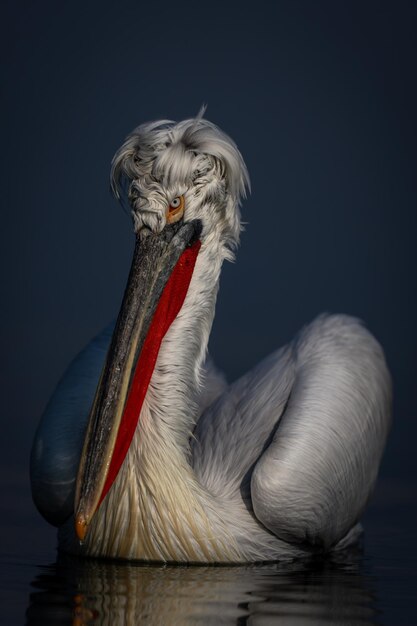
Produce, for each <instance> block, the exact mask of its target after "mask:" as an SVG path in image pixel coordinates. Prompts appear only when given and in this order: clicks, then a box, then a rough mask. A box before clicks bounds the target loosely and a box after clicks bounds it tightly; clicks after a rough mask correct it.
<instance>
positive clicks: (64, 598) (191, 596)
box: [0, 473, 417, 626]
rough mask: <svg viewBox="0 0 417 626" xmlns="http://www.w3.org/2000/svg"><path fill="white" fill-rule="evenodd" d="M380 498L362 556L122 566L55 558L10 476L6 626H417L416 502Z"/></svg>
mask: <svg viewBox="0 0 417 626" xmlns="http://www.w3.org/2000/svg"><path fill="white" fill-rule="evenodd" d="M388 491H389V493H388V495H387V492H386V491H385V492H384V491H383V490H382V496H379V498H378V497H377V498H376V500H375V502H374V504H373V506H371V508H370V511H369V512H368V514H367V516H366V517H365V520H364V525H365V529H366V531H365V534H364V537H363V541H362V544H363V547H358V548H356V549H354V550H350V551H349V552H346V553H344V554H340V555H338V557H337V558H332V559H326V560H324V561H310V562H295V563H292V564H286V565H280V564H276V563H275V564H266V565H254V566H244V567H242V566H236V567H213V566H210V567H196V566H191V567H184V566H150V565H141V564H124V563H119V562H105V561H100V560H93V559H91V560H82V559H77V558H71V557H64V556H60V555H57V554H56V552H55V532H54V529H52V528H51V527H49V526H48V525H46V524H45V523H44V522H43V520H42V519H41V518H40V517H39V516H38V515H37V513H36V511H35V510H34V509H33V507H32V505H31V502H30V495H29V492H28V486H27V482H26V477H25V476H24V474H23V473H22V475H16V474H15V473H14V474H13V475H11V474H10V475H9V477H8V478H7V480H6V481H5V483H4V485H3V489H2V492H3V494H4V495H3V497H2V503H1V537H2V543H1V553H0V590H1V593H2V604H1V606H2V611H1V615H2V619H1V623H4V624H5V625H6V624H7V625H10V626H12V625H14V624H28V625H38V624H39V625H40V624H42V625H49V624H50V625H52V624H53V625H54V626H60V625H64V624H70V625H72V626H82V625H84V624H85V625H87V624H94V625H109V626H110V625H114V626H118V625H119V624H120V625H122V624H123V625H126V626H128V625H129V626H130V625H133V624H141V625H149V626H153V625H156V624H158V625H159V624H164V625H165V624H216V625H220V624H221V625H222V624H251V625H257V626H264V625H265V626H266V625H269V624H286V625H290V626H293V625H301V624H303V625H307V626H309V625H316V624H326V623H328V624H337V625H339V624H340V625H348V624H349V625H351V624H407V625H408V626H410V625H412V624H417V611H416V608H415V601H414V595H415V574H414V570H415V566H414V563H415V556H416V550H415V544H414V522H415V510H416V507H415V505H414V502H415V500H414V498H413V495H412V494H411V492H410V490H407V489H404V488H401V489H398V488H395V489H392V488H391V490H388Z"/></svg>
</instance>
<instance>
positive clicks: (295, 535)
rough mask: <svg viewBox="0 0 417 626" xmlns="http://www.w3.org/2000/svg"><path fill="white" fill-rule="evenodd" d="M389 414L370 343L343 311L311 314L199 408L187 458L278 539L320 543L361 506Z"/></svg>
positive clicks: (344, 527)
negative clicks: (289, 338)
mask: <svg viewBox="0 0 417 626" xmlns="http://www.w3.org/2000/svg"><path fill="white" fill-rule="evenodd" d="M390 419H391V380H390V376H389V373H388V370H387V367H386V364H385V359H384V356H383V353H382V350H381V348H380V346H379V344H378V342H377V341H376V340H375V339H374V338H373V337H372V335H371V334H370V333H369V332H368V331H367V330H366V329H365V328H364V326H363V325H362V324H361V323H360V322H359V321H358V320H356V319H354V318H352V317H349V316H344V315H321V316H319V317H318V318H317V319H316V320H315V321H314V322H313V323H312V324H310V325H309V326H307V327H306V328H305V329H303V331H302V332H301V333H300V334H299V336H298V337H297V338H296V340H295V341H294V342H293V343H292V344H290V345H289V346H288V347H286V348H284V349H283V350H280V351H278V352H276V353H274V354H273V355H271V356H270V357H268V359H266V360H265V361H263V362H262V363H260V364H259V365H258V366H257V367H256V368H255V369H254V370H253V371H252V372H249V374H247V375H246V376H244V377H243V378H242V379H240V380H239V381H237V383H235V384H234V385H232V386H231V387H230V390H229V392H228V393H227V394H224V395H223V396H221V397H220V398H219V399H218V400H217V402H216V403H215V404H214V405H213V406H212V407H210V408H209V409H208V411H206V413H205V414H203V416H202V419H201V420H200V422H199V424H198V425H197V428H196V444H194V463H195V467H196V470H197V473H198V475H199V476H200V477H201V479H202V481H203V482H204V483H205V484H206V485H207V486H208V487H209V488H210V489H211V490H212V491H213V492H215V493H216V494H217V495H226V494H227V492H228V490H229V491H230V493H233V492H234V491H235V490H236V488H238V489H239V488H240V489H241V490H242V492H243V494H242V495H243V496H244V497H246V500H247V503H248V504H249V505H250V506H251V507H252V508H253V512H254V514H255V515H256V517H257V519H258V520H259V521H260V522H261V523H262V524H263V525H264V526H265V527H266V528H267V529H269V530H270V531H272V532H273V533H274V534H275V535H276V536H277V537H279V538H280V539H284V540H286V541H288V542H291V543H301V544H309V545H315V546H317V547H319V548H320V549H321V548H324V549H328V548H329V547H331V546H332V545H335V544H336V543H337V542H338V541H339V540H340V539H342V538H343V537H345V536H346V534H347V533H348V532H349V530H350V529H351V528H352V527H353V526H354V525H355V523H356V522H357V520H358V518H359V517H360V515H361V513H362V511H363V509H364V507H365V505H366V502H367V500H368V498H369V496H370V493H371V492H372V489H373V486H374V483H375V480H376V476H377V472H378V468H379V464H380V460H381V456H382V453H383V449H384V445H385V440H386V436H387V433H388V430H389V425H390Z"/></svg>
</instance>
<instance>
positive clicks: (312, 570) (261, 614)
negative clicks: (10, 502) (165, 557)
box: [26, 554, 376, 626]
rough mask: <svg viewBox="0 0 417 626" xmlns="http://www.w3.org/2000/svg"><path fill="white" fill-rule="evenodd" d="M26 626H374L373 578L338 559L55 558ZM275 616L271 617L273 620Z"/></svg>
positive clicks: (350, 558)
mask: <svg viewBox="0 0 417 626" xmlns="http://www.w3.org/2000/svg"><path fill="white" fill-rule="evenodd" d="M32 587H33V588H34V591H33V592H32V593H31V595H30V599H29V607H28V609H27V614H26V617H27V624H28V625H34V624H42V625H44V626H46V625H48V624H53V625H54V626H59V625H61V624H71V625H72V626H84V625H87V624H94V625H100V626H121V625H125V626H130V625H132V626H133V625H136V624H143V625H146V626H148V625H149V626H153V625H158V626H159V625H168V624H198V623H201V624H211V623H213V624H216V626H218V625H219V624H250V625H253V626H254V625H256V626H267V625H269V624H276V623H278V622H279V623H285V624H286V625H287V626H288V625H290V626H293V625H295V624H297V625H299V624H303V625H307V626H308V625H315V624H322V623H323V622H328V623H331V624H337V625H339V624H343V625H345V626H346V625H347V624H359V623H360V624H375V623H376V622H375V619H376V617H375V616H376V611H375V608H374V594H373V591H372V581H371V580H370V579H369V578H368V577H367V576H365V575H364V574H362V573H361V565H360V557H359V555H357V554H348V555H346V554H345V555H343V560H342V559H341V558H339V562H337V561H334V560H333V561H326V562H322V563H317V562H316V563H309V564H304V565H303V564H300V563H296V564H291V565H288V564H287V565H285V566H284V565H278V564H268V565H256V566H244V567H239V566H235V567H223V566H221V567H214V566H210V567H201V566H190V567H182V566H150V565H140V564H125V563H115V562H104V561H94V560H79V559H72V558H68V557H65V558H64V557H60V558H59V559H58V561H57V563H56V564H54V565H52V566H49V567H42V568H41V573H40V574H38V575H37V576H36V578H35V579H34V580H33V582H32ZM277 618H278V619H277Z"/></svg>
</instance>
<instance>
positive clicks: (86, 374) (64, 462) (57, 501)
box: [30, 324, 114, 526]
mask: <svg viewBox="0 0 417 626" xmlns="http://www.w3.org/2000/svg"><path fill="white" fill-rule="evenodd" d="M113 327H114V324H111V325H110V326H108V327H107V328H106V329H105V330H104V331H103V332H102V333H100V334H99V335H98V336H97V337H96V338H95V339H93V341H91V342H90V343H89V344H88V346H87V347H86V348H85V349H84V350H82V352H80V354H78V356H77V357H76V358H75V359H74V360H73V361H72V363H71V364H70V366H69V367H68V369H67V371H66V372H65V374H64V375H63V377H62V379H61V380H60V382H59V383H58V386H57V388H56V390H55V392H54V394H53V396H52V398H51V399H50V401H49V403H48V405H47V407H46V409H45V412H44V414H43V415H42V418H41V421H40V423H39V426H38V429H37V431H36V435H35V439H34V442H33V446H32V453H31V461H30V478H31V486H32V497H33V500H34V502H35V504H36V506H37V508H38V509H39V511H40V513H42V515H43V516H44V517H45V518H46V519H47V520H48V521H49V522H50V523H51V524H54V525H56V526H58V525H60V524H62V523H63V522H64V521H65V520H66V519H68V518H69V517H70V515H71V514H72V512H73V505H74V494H75V481H76V477H77V471H78V465H79V460H80V455H81V450H82V446H83V439H84V433H85V429H86V426H87V419H88V414H89V411H90V407H91V404H92V402H93V399H94V393H95V390H96V387H97V383H98V380H99V377H100V373H101V369H102V367H103V363H104V360H105V357H106V353H107V349H108V346H109V344H110V340H111V335H112V332H113Z"/></svg>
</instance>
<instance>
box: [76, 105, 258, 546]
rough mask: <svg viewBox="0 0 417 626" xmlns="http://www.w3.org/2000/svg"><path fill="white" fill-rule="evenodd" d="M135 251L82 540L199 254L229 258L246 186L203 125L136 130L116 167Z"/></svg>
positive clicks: (92, 432)
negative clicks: (126, 207)
mask: <svg viewBox="0 0 417 626" xmlns="http://www.w3.org/2000/svg"><path fill="white" fill-rule="evenodd" d="M111 187H112V189H113V192H114V194H115V195H116V197H117V198H119V199H120V198H121V197H126V196H127V198H128V201H129V204H130V207H131V212H132V216H133V223H134V231H135V235H136V245H135V251H134V255H133V261H132V267H131V270H130V274H129V278H128V282H127V286H126V290H125V295H124V299H123V303H122V307H121V310H120V313H119V316H118V320H117V323H116V327H115V331H114V334H113V337H112V341H111V345H110V348H109V352H108V354H107V358H106V362H105V365H104V368H103V371H102V374H101V378H100V382H99V385H98V388H97V391H96V395H95V399H94V403H93V406H92V409H91V413H90V417H89V424H88V428H87V433H86V437H85V441H84V447H83V452H82V456H81V462H80V467H79V471H78V478H77V486H76V498H75V527H76V532H77V535H78V537H79V538H80V539H81V540H82V539H84V537H85V534H86V532H87V528H88V526H89V524H90V523H91V520H92V517H93V515H94V513H95V511H96V510H97V508H98V507H99V506H100V504H101V502H102V500H103V499H104V497H105V495H106V494H107V492H108V491H109V489H110V487H111V486H112V484H113V482H114V481H115V479H116V477H117V475H118V472H119V470H120V468H121V465H122V463H123V461H124V459H125V457H126V454H127V452H128V449H129V446H130V444H131V441H132V438H133V435H134V432H135V429H136V426H137V423H138V420H139V416H140V410H141V406H142V403H143V400H144V398H145V395H146V392H147V388H148V385H149V382H150V379H151V377H152V373H153V370H154V367H155V363H156V359H157V356H158V352H159V348H160V345H161V342H162V340H163V338H164V336H165V334H166V333H167V331H168V329H169V327H170V326H171V324H172V323H173V321H174V320H175V319H176V317H177V316H178V314H179V312H180V310H181V307H182V305H183V303H184V300H185V298H186V296H187V292H188V288H189V285H190V282H191V279H192V276H193V271H194V267H195V264H196V260H197V257H198V255H199V254H200V252H201V250H203V249H205V250H210V249H212V250H213V262H218V260H219V259H221V260H223V259H224V258H229V259H230V258H232V257H233V250H234V248H235V247H236V245H237V244H238V242H239V233H240V229H241V225H240V224H241V223H240V211H239V205H240V201H241V199H242V198H243V197H244V195H245V191H246V189H248V188H249V177H248V173H247V169H246V166H245V164H244V161H243V159H242V156H241V154H240V152H239V150H238V149H237V147H236V145H235V143H234V142H233V141H232V140H231V139H230V138H229V137H228V136H227V135H226V134H225V133H224V132H222V131H221V130H220V129H219V128H217V126H215V125H214V124H212V123H210V122H208V121H207V120H205V119H203V118H202V113H200V115H199V116H197V118H194V119H190V120H185V121H183V122H180V123H174V122H172V121H158V122H152V123H148V124H143V125H141V126H139V127H138V128H136V129H135V130H134V131H133V132H132V133H131V134H130V135H129V136H128V137H127V138H126V140H125V142H124V143H123V145H122V146H121V147H120V149H119V150H118V151H117V153H116V154H115V156H114V159H113V162H112V170H111Z"/></svg>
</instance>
